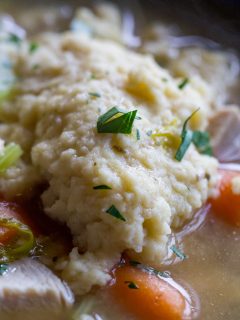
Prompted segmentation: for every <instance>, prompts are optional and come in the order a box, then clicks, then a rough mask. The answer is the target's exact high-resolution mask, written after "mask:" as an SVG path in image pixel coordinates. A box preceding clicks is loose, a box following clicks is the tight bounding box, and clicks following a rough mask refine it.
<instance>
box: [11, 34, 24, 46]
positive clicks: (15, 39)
mask: <svg viewBox="0 0 240 320" xmlns="http://www.w3.org/2000/svg"><path fill="white" fill-rule="evenodd" d="M8 39H9V41H10V42H12V43H15V44H16V45H19V44H20V43H21V42H22V39H21V38H19V36H17V35H16V34H14V33H10V35H9V38H8Z"/></svg>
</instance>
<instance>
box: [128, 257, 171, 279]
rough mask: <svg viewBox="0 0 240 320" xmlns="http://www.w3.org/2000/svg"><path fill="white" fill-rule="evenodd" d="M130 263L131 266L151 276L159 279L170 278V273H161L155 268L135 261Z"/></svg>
mask: <svg viewBox="0 0 240 320" xmlns="http://www.w3.org/2000/svg"><path fill="white" fill-rule="evenodd" d="M129 263H130V265H131V266H133V267H136V268H138V269H140V270H142V271H144V272H147V273H149V274H151V275H155V276H157V277H163V278H169V277H170V273H169V272H168V271H159V270H157V269H155V268H153V267H149V266H145V265H143V264H141V263H140V262H138V261H134V260H131V261H130V262H129Z"/></svg>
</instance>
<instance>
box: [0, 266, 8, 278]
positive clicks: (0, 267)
mask: <svg viewBox="0 0 240 320" xmlns="http://www.w3.org/2000/svg"><path fill="white" fill-rule="evenodd" d="M7 269H8V265H7V264H6V263H2V264H0V276H2V275H3V274H4V273H5V272H6V271H7Z"/></svg>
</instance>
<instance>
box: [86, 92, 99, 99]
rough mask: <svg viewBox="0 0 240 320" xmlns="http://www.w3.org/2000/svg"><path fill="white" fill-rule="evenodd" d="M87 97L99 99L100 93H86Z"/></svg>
mask: <svg viewBox="0 0 240 320" xmlns="http://www.w3.org/2000/svg"><path fill="white" fill-rule="evenodd" d="M88 95H89V96H91V97H93V98H100V97H101V95H100V93H97V92H88Z"/></svg>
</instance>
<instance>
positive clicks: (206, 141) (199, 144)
mask: <svg viewBox="0 0 240 320" xmlns="http://www.w3.org/2000/svg"><path fill="white" fill-rule="evenodd" d="M192 142H193V143H194V145H195V146H196V148H197V149H198V151H199V152H200V153H202V154H207V155H209V156H212V154H213V151H212V147H211V145H210V136H209V133H208V132H206V131H194V132H193V137H192Z"/></svg>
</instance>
